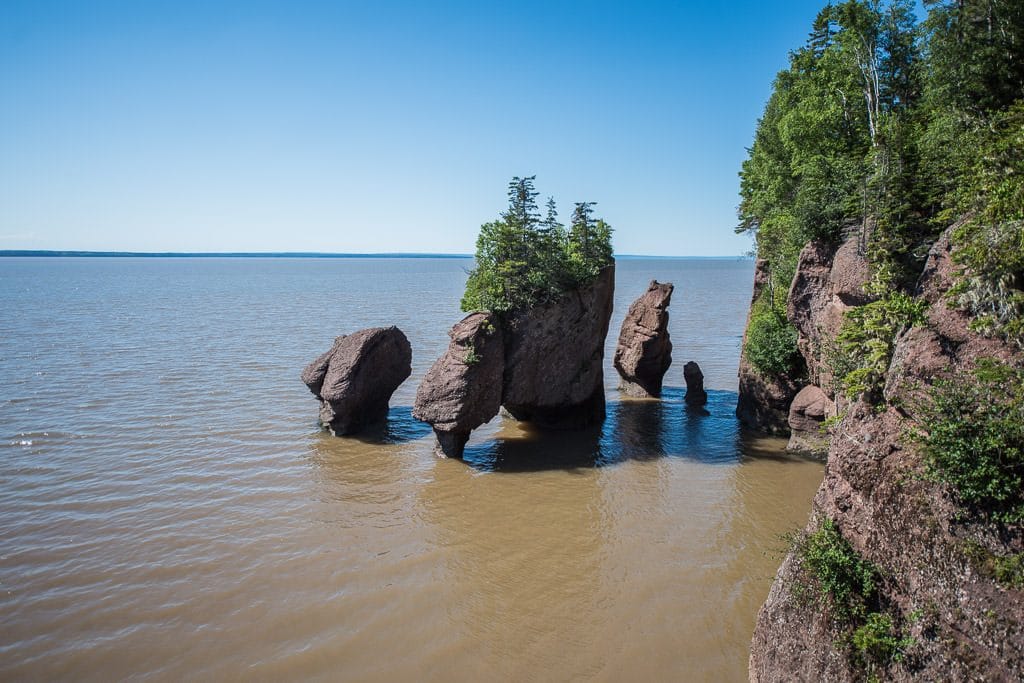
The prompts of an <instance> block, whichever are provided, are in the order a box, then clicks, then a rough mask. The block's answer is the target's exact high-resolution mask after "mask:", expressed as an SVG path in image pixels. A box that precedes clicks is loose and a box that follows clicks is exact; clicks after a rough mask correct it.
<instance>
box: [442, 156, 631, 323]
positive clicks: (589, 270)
mask: <svg viewBox="0 0 1024 683" xmlns="http://www.w3.org/2000/svg"><path fill="white" fill-rule="evenodd" d="M535 179H536V176H525V177H519V176H516V177H514V178H512V180H511V181H510V182H509V185H508V209H506V210H505V211H504V212H502V214H501V215H500V217H499V218H498V219H497V220H495V221H491V222H490V223H484V224H483V225H482V226H480V235H479V237H477V241H476V266H475V267H474V268H473V270H471V271H470V273H469V278H468V279H467V281H466V291H465V294H463V297H462V310H464V311H475V310H487V311H494V312H497V313H504V312H508V311H513V310H517V309H522V308H526V307H529V306H534V305H536V304H540V303H544V302H546V301H549V300H551V299H553V298H555V297H556V296H558V295H559V294H561V293H563V292H566V291H568V290H571V289H575V288H577V287H580V286H582V285H585V284H587V283H589V282H591V281H592V280H594V278H596V277H597V275H598V273H600V272H601V270H602V269H603V268H604V267H605V266H608V265H611V264H612V263H613V262H614V258H613V256H612V244H611V233H612V228H611V226H610V225H608V224H607V223H606V222H605V221H603V220H601V219H599V218H598V219H595V218H594V217H593V207H594V202H578V203H576V206H575V210H574V211H573V215H572V220H571V223H570V225H569V227H568V228H566V227H565V226H564V225H563V224H562V223H560V222H559V221H558V208H557V205H556V203H555V200H554V198H551V197H549V198H548V200H547V204H546V211H545V215H544V217H543V218H542V217H541V213H540V210H539V208H538V206H537V197H538V195H539V193H538V192H537V191H536V190H535V189H534V180H535Z"/></svg>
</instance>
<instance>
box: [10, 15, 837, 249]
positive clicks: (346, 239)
mask: <svg viewBox="0 0 1024 683" xmlns="http://www.w3.org/2000/svg"><path fill="white" fill-rule="evenodd" d="M824 4H825V0H778V1H757V0H733V1H732V2H728V3H717V2H706V1H705V2H678V1H677V2H642V1H634V2H625V1H622V0H619V1H617V2H600V1H598V2H595V1H588V2H554V1H549V2H514V1H513V2H507V1H506V2H484V1H481V0H477V1H467V2H443V1H441V0H438V1H436V2H391V1H388V0H372V1H364V2H322V3H321V2H298V1H295V2H279V3H269V2H259V1H257V0H249V1H248V2H240V3H237V4H231V3H222V2H212V1H209V2H206V1H204V2H189V1H187V0H178V1H176V2H169V3H157V2H138V1H132V2H116V3H115V2H101V1H98V0H97V1H93V2H89V1H82V2H77V3H54V2H46V1H44V0H31V1H29V2H19V1H18V0H6V1H5V2H3V3H0V249H89V250H131V251H166V250H173V251H331V252H399V251H401V252H456V253H471V252H472V251H473V249H474V242H475V239H476V234H477V231H478V228H479V226H480V224H481V223H482V222H484V221H487V220H490V219H492V218H493V217H496V215H497V214H498V212H499V211H500V210H501V209H502V208H503V207H504V205H505V188H506V185H507V183H508V181H509V179H510V178H511V177H512V176H513V175H533V174H536V176H537V189H538V190H540V192H541V193H542V195H543V197H546V196H547V195H554V196H555V198H556V199H557V200H558V202H559V208H560V210H561V215H562V218H563V219H565V218H567V216H568V214H569V213H570V211H571V207H572V202H573V201H582V200H590V201H596V202H598V205H597V207H596V214H597V215H599V216H602V217H604V218H605V219H606V220H608V221H609V222H610V223H611V224H612V226H613V227H614V228H615V236H614V241H615V248H616V252H617V253H621V254H649V255H737V254H740V253H743V252H745V251H747V250H748V249H749V248H750V239H749V238H747V237H741V236H736V235H734V234H733V226H734V225H735V224H736V215H735V207H736V204H737V201H738V199H737V192H738V187H739V181H738V177H737V171H738V170H739V167H740V163H741V162H742V160H743V158H744V157H745V154H746V151H745V148H746V147H747V146H749V145H750V144H751V141H752V139H753V132H754V126H755V123H756V120H757V118H758V116H759V115H760V114H761V111H762V108H763V106H764V102H765V100H766V98H767V96H768V94H769V92H770V89H771V81H772V78H773V76H774V74H775V73H776V72H777V71H778V70H779V69H780V68H783V67H784V66H785V64H786V59H787V52H788V51H789V50H790V49H793V48H796V47H798V46H800V45H801V44H802V43H803V41H804V40H805V38H806V36H807V33H808V31H809V29H810V24H811V21H812V20H813V18H814V15H815V14H816V12H817V10H818V9H819V8H820V7H821V6H822V5H824ZM543 197H542V198H543Z"/></svg>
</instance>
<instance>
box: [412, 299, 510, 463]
mask: <svg viewBox="0 0 1024 683" xmlns="http://www.w3.org/2000/svg"><path fill="white" fill-rule="evenodd" d="M448 336H450V337H451V342H450V343H449V344H448V350H447V351H445V353H444V355H442V356H441V357H440V358H438V359H437V361H436V362H435V363H434V365H433V366H431V368H430V370H428V371H427V374H426V376H425V377H424V378H423V381H422V382H421V383H420V386H419V388H418V389H417V390H416V402H415V404H414V405H413V411H412V415H413V417H415V418H416V419H417V420H422V421H424V422H428V423H430V425H431V426H432V427H433V428H434V434H435V435H436V436H437V449H436V451H437V453H438V454H439V455H443V456H446V457H453V458H459V457H462V451H463V448H464V447H465V445H466V442H467V441H468V440H469V434H470V432H471V431H473V430H474V429H476V428H477V427H479V426H480V425H482V424H484V423H485V422H487V421H489V420H490V419H491V418H492V417H494V416H495V415H497V414H498V408H499V407H500V406H501V384H502V375H503V374H504V371H505V344H504V340H503V339H502V333H501V329H500V324H499V322H498V320H497V318H496V317H495V316H494V315H492V314H490V313H471V314H469V315H468V316H466V317H465V318H463V319H462V320H461V321H460V322H458V323H456V324H455V326H454V327H452V329H451V331H450V332H449V333H448Z"/></svg>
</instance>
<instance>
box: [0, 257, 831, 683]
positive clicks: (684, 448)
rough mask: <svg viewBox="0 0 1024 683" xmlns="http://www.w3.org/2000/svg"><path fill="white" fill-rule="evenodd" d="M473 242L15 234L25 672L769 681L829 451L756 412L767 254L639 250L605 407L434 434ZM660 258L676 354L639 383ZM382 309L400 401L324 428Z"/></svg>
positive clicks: (18, 536) (3, 607)
mask: <svg viewBox="0 0 1024 683" xmlns="http://www.w3.org/2000/svg"><path fill="white" fill-rule="evenodd" d="M469 265H470V262H469V261H468V260H463V259H358V260H347V259H301V260H299V259H296V260H291V259H273V260H267V259H103V258H95V259H73V258H69V259H62V258H52V259H33V258H23V259H0V304H2V305H3V310H4V313H3V315H2V316H0V386H2V387H3V391H2V392H0V624H2V627H0V629H2V631H0V635H2V637H0V678H2V679H4V680H22V679H75V680H97V681H106V680H110V679H114V678H129V677H134V678H144V679H153V680H179V679H182V678H198V679H207V680H237V679H245V680H280V679H283V678H299V677H301V678H310V679H321V680H360V681H391V680H516V681H530V680H656V679H661V680H665V679H674V680H700V679H706V680H745V678H746V659H747V647H748V644H749V640H750V635H751V632H752V629H753V624H754V618H755V615H756V611H757V608H758V607H759V605H760V603H761V602H762V601H763V600H764V598H765V596H766V595H767V591H768V586H769V584H770V581H771V577H772V576H773V574H774V571H775V569H776V567H777V565H778V563H779V560H780V557H779V554H778V550H779V549H780V547H781V542H780V541H779V540H778V535H779V534H780V533H782V532H784V531H786V530H789V529H792V528H794V527H797V526H800V525H802V524H803V523H804V521H805V519H806V515H807V511H808V509H809V505H810V499H811V496H812V495H813V492H814V489H815V488H816V487H817V485H818V483H819V482H820V480H821V466H820V465H818V464H815V463H809V462H805V461H802V460H796V459H792V458H788V457H786V456H785V455H784V454H783V453H782V452H781V444H780V443H779V442H778V441H774V440H763V439H762V440H756V439H752V438H750V437H748V436H745V435H743V434H742V433H741V432H740V431H739V429H738V427H737V424H736V421H735V418H734V417H733V412H732V411H733V409H734V407H735V391H736V364H737V359H738V353H739V343H740V335H741V334H742V325H743V321H744V317H745V314H746V310H745V309H746V305H747V303H748V301H749V292H750V286H751V277H752V264H751V262H750V261H698V260H694V261H691V260H647V259H643V260H620V262H619V264H618V270H617V282H616V287H617V296H616V310H615V314H614V317H613V320H612V332H611V334H610V335H609V342H608V352H607V354H606V356H607V358H608V362H607V363H606V365H607V368H606V385H607V389H608V397H609V401H610V403H609V416H608V419H607V420H606V422H605V424H604V425H603V426H602V427H601V428H598V429H594V430H591V431H589V432H584V433H578V434H553V435H552V434H538V433H535V432H532V431H531V430H529V429H527V428H524V427H523V426H521V425H519V424H517V423H515V422H513V421H510V420H503V419H501V418H496V419H495V420H494V421H492V423H491V424H489V425H487V426H485V427H483V428H481V429H480V430H478V431H477V432H476V433H474V435H473V438H472V440H471V441H470V444H469V446H468V448H467V458H466V462H460V461H453V460H438V459H436V458H435V457H434V456H433V454H432V453H431V438H430V434H429V430H428V429H427V428H426V427H425V426H424V425H422V424H420V423H418V422H416V421H415V420H413V419H412V418H411V416H410V406H411V404H412V400H413V397H414V395H415V390H416V384H417V383H418V380H419V378H420V377H422V375H423V374H424V373H425V372H426V369H427V368H428V367H429V365H430V363H431V362H432V361H433V360H434V359H435V358H436V357H437V356H438V355H439V354H440V353H441V351H442V350H443V349H444V347H445V345H446V344H447V336H446V331H447V329H448V328H449V327H450V325H451V324H452V323H453V322H455V321H456V320H457V319H458V318H459V317H460V316H461V314H460V313H458V311H457V307H458V299H459V296H460V294H461V290H462V286H463V283H464V280H465V268H467V267H468V266H469ZM651 278H657V279H659V280H662V281H664V280H670V281H673V282H674V283H675V284H676V293H675V295H674V297H673V303H672V307H671V309H670V310H671V316H672V317H671V332H672V338H673V343H674V345H675V352H674V358H675V362H674V363H673V365H672V367H671V368H670V370H669V374H668V376H667V379H666V384H667V385H668V389H667V391H666V396H665V400H664V401H660V402H658V401H635V400H632V401H631V400H622V399H620V397H619V396H618V393H617V392H616V391H615V382H614V378H615V375H614V371H613V370H612V369H611V364H610V358H611V350H612V349H613V348H614V341H615V337H616V336H617V333H618V329H619V325H620V324H621V320H622V316H623V314H624V312H625V310H626V308H627V307H628V305H629V302H630V301H631V300H632V299H634V298H635V297H636V296H638V295H639V294H640V293H641V292H642V291H643V290H644V289H645V287H646V284H647V282H648V280H650V279H651ZM386 324H396V325H398V326H399V327H401V328H402V329H403V330H404V331H405V332H406V334H407V335H408V336H409V338H410V341H411V342H412V346H413V353H414V358H413V375H412V377H411V378H410V379H409V381H407V382H406V383H405V384H404V385H403V386H402V387H400V388H399V390H398V392H396V394H395V396H394V398H393V400H392V406H393V408H392V411H391V420H390V422H389V424H388V426H387V427H386V428H385V429H383V430H380V431H379V432H378V433H376V434H371V435H368V436H365V437H362V438H359V439H338V438H333V437H331V436H329V435H326V434H324V433H322V432H320V431H319V430H318V429H317V426H316V414H317V410H316V403H315V400H314V399H313V398H312V397H311V396H310V395H309V393H308V391H307V390H306V388H305V387H304V386H303V385H302V384H301V382H300V381H299V380H298V374H299V372H300V371H301V369H302V367H303V366H304V365H305V364H306V363H307V362H309V361H310V360H311V359H312V358H314V357H315V356H316V355H318V354H319V353H321V352H322V351H323V350H325V349H326V348H328V347H329V346H330V343H331V340H332V339H333V338H334V336H336V335H337V334H341V333H345V332H350V331H352V330H355V329H358V328H360V327H366V326H370V325H386ZM687 360H696V361H697V362H699V363H700V364H701V367H702V368H703V370H704V373H705V376H706V384H707V386H708V388H709V389H710V402H709V405H708V413H709V414H708V415H698V414H694V413H688V412H687V411H686V410H685V408H684V405H683V403H682V389H681V388H680V386H681V385H682V365H683V363H684V362H686V361H687Z"/></svg>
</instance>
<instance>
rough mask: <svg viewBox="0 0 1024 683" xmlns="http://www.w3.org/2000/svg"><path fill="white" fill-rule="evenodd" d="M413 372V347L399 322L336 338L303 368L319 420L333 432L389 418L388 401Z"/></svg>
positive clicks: (345, 431) (351, 431) (353, 429)
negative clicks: (315, 402)
mask: <svg viewBox="0 0 1024 683" xmlns="http://www.w3.org/2000/svg"><path fill="white" fill-rule="evenodd" d="M410 373H412V348H411V347H410V346H409V340H408V339H407V338H406V336H405V334H404V333H403V332H402V331H401V330H400V329H398V328H397V327H371V328H369V329H365V330H359V331H358V332H355V333H353V334H350V335H347V336H346V335H342V336H340V337H338V338H337V339H335V340H334V345H333V346H332V347H331V350H330V351H328V352H327V353H325V354H323V355H321V356H320V357H319V358H317V359H316V360H315V361H313V362H312V363H310V364H309V365H308V366H307V367H306V369H305V370H303V371H302V381H303V383H304V384H305V385H306V386H307V387H309V390H310V391H311V392H313V395H314V396H316V397H317V398H318V399H319V400H320V423H321V424H322V425H323V426H324V427H326V428H328V429H330V430H331V432H332V433H333V434H335V435H337V436H341V435H344V434H354V433H356V432H358V431H360V430H362V429H363V428H365V427H367V426H369V425H371V424H374V423H379V422H382V421H384V420H385V419H387V415H388V401H389V400H390V399H391V394H393V393H394V392H395V389H397V388H398V386H399V385H400V384H401V383H402V382H404V381H405V379H406V378H407V377H408V376H409V375H410Z"/></svg>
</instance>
